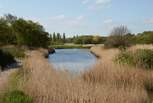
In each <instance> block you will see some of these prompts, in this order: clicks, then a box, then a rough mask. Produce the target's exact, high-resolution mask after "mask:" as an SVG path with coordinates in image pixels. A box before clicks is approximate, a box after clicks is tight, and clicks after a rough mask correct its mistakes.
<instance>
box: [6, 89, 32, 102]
mask: <svg viewBox="0 0 153 103" xmlns="http://www.w3.org/2000/svg"><path fill="white" fill-rule="evenodd" d="M4 103H33V100H32V98H31V97H29V96H28V95H25V94H24V93H23V92H22V91H18V90H14V91H12V92H9V93H7V94H6V95H5V97H4Z"/></svg>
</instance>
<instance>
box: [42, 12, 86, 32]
mask: <svg viewBox="0 0 153 103" xmlns="http://www.w3.org/2000/svg"><path fill="white" fill-rule="evenodd" d="M42 24H43V25H44V26H45V28H46V30H47V31H49V32H66V33H75V32H76V33H77V32H83V31H84V29H86V27H87V24H86V19H85V17H84V16H82V15H80V16H76V17H68V16H65V15H63V14H61V15H57V16H52V17H50V19H48V20H45V21H43V22H42Z"/></svg>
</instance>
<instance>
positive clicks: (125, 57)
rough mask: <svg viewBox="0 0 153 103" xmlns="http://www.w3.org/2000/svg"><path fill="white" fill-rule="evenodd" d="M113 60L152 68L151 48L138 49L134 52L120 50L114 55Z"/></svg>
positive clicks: (152, 55)
mask: <svg viewBox="0 0 153 103" xmlns="http://www.w3.org/2000/svg"><path fill="white" fill-rule="evenodd" d="M115 62H116V63H119V64H128V65H134V66H138V67H141V68H145V69H153V50H150V49H138V50H136V51H135V52H127V51H124V52H123V51H122V52H120V53H119V54H118V55H117V56H116V57H115Z"/></svg>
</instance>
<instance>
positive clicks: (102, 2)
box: [96, 0, 111, 5]
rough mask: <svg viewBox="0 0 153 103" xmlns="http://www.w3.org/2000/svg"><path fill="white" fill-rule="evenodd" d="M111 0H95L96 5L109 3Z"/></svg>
mask: <svg viewBox="0 0 153 103" xmlns="http://www.w3.org/2000/svg"><path fill="white" fill-rule="evenodd" d="M110 2H111V0H96V4H97V5H106V4H109V3H110Z"/></svg>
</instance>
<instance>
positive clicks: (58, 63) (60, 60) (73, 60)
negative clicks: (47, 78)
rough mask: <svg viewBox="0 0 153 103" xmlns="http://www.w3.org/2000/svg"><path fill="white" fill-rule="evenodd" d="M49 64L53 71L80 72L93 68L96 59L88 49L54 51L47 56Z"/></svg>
mask: <svg viewBox="0 0 153 103" xmlns="http://www.w3.org/2000/svg"><path fill="white" fill-rule="evenodd" d="M49 62H50V63H51V64H52V65H53V66H54V68H55V69H60V70H69V71H70V72H81V71H84V70H86V69H89V68H90V67H91V66H93V65H94V64H95V62H96V57H95V56H94V55H93V54H91V53H90V51H89V50H88V49H56V53H54V54H51V55H49Z"/></svg>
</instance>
